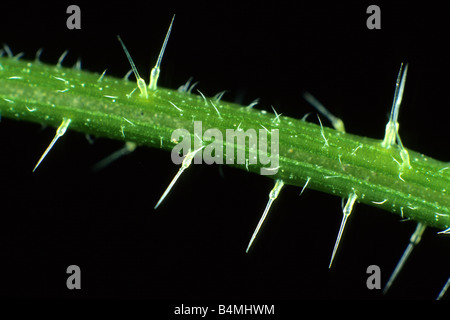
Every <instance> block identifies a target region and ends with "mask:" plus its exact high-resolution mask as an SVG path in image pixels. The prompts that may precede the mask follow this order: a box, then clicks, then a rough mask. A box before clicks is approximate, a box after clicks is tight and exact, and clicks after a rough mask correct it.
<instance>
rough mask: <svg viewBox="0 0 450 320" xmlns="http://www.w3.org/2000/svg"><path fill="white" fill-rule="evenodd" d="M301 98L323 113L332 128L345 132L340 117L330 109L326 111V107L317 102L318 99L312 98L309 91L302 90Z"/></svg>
mask: <svg viewBox="0 0 450 320" xmlns="http://www.w3.org/2000/svg"><path fill="white" fill-rule="evenodd" d="M303 98H304V99H305V100H306V101H308V102H309V103H310V104H311V105H312V106H313V107H314V108H316V110H317V111H319V112H320V113H321V114H322V115H324V116H325V117H326V118H327V119H328V120H329V121H330V122H331V124H332V125H333V128H335V129H336V130H337V131H340V132H345V127H344V122H343V121H342V120H341V119H340V118H338V117H336V116H335V115H333V114H332V113H331V112H330V111H328V109H327V108H325V107H324V106H323V104H321V103H320V102H319V100H317V99H316V98H314V97H313V95H312V94H310V93H309V92H303Z"/></svg>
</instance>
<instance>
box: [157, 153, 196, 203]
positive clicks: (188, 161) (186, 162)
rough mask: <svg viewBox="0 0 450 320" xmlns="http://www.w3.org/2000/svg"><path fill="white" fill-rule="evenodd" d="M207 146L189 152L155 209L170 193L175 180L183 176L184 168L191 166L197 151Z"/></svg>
mask: <svg viewBox="0 0 450 320" xmlns="http://www.w3.org/2000/svg"><path fill="white" fill-rule="evenodd" d="M204 147H205V146H202V147H200V148H198V149H197V150H194V151H192V152H189V153H188V154H187V155H186V156H185V157H184V159H183V162H182V163H181V167H180V169H179V170H178V172H177V174H176V175H175V177H174V178H173V179H172V181H171V182H170V184H169V186H168V187H167V188H166V191H164V193H163V195H162V196H161V198H160V199H159V201H158V203H157V204H156V205H155V207H154V209H156V208H158V207H159V205H160V204H161V202H163V200H164V198H165V197H166V196H167V195H168V194H169V192H170V189H172V187H173V186H174V184H175V182H177V180H178V178H179V177H180V176H181V174H182V173H183V172H184V170H186V169H187V168H189V166H190V165H191V163H192V160H193V159H194V157H195V155H196V154H197V152H199V151H200V150H201V149H203V148H204Z"/></svg>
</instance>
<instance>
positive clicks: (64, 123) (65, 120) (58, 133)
mask: <svg viewBox="0 0 450 320" xmlns="http://www.w3.org/2000/svg"><path fill="white" fill-rule="evenodd" d="M71 121H72V119H69V118H63V121H62V123H61V125H60V126H59V127H58V129H57V130H56V134H55V137H54V138H53V140H52V142H50V144H49V146H48V147H47V149H45V151H44V153H43V154H42V156H41V158H40V159H39V161H38V162H37V164H36V166H35V167H34V169H33V172H34V171H36V169H37V167H38V166H39V165H40V164H41V162H42V160H44V158H45V156H46V155H47V153H48V152H49V151H50V150H51V149H52V147H53V145H54V144H55V142H56V141H57V140H58V139H59V138H60V137H62V136H63V135H64V134H65V133H66V131H67V128H68V127H69V124H70V122H71Z"/></svg>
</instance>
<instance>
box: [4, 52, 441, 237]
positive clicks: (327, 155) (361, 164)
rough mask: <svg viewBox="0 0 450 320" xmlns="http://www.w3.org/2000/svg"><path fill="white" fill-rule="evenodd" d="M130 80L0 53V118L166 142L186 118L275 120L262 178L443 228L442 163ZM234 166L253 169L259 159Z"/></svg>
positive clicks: (267, 124) (189, 125)
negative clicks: (145, 89) (404, 160)
mask: <svg viewBox="0 0 450 320" xmlns="http://www.w3.org/2000/svg"><path fill="white" fill-rule="evenodd" d="M136 87H137V86H136V82H135V81H127V80H122V79H117V78H113V77H109V76H100V75H99V74H94V73H90V72H86V71H81V70H76V69H68V68H64V67H58V66H49V65H46V64H42V63H40V62H27V61H20V60H17V59H13V58H0V111H1V116H2V117H7V118H12V119H17V120H20V121H31V122H36V123H45V124H47V125H51V126H54V127H58V126H59V125H60V124H61V122H62V120H63V118H69V119H71V122H70V126H69V129H71V130H76V131H79V132H84V133H88V134H92V135H96V136H100V137H107V138H111V139H117V140H123V141H131V142H135V143H136V144H137V145H141V146H150V147H156V148H161V149H165V150H172V149H173V147H174V146H175V145H176V143H175V142H174V141H172V140H171V139H172V137H171V136H172V132H173V131H174V130H176V129H179V128H184V129H186V130H188V131H189V132H190V133H191V134H192V137H191V138H192V141H194V139H195V137H194V121H202V127H203V131H205V130H206V129H210V128H217V129H219V130H220V131H221V132H223V133H224V136H225V131H226V129H234V130H235V129H237V128H238V127H239V128H241V129H243V130H244V131H245V130H248V129H254V130H259V129H263V128H264V129H267V130H268V131H269V132H270V131H271V130H272V129H279V170H278V171H277V173H276V174H274V175H268V177H270V178H273V179H282V180H283V181H284V183H285V184H290V185H295V186H299V187H303V185H304V184H305V182H306V181H307V180H309V183H308V187H309V188H312V189H315V190H319V191H323V192H326V193H329V194H333V195H336V196H340V197H343V198H347V197H348V196H349V194H351V193H353V192H355V193H356V194H357V196H358V198H357V201H358V202H361V203H365V204H368V205H372V206H376V207H378V208H381V209H384V210H387V211H390V212H394V213H397V214H400V215H401V216H402V217H403V218H410V219H413V220H416V221H418V222H422V223H424V224H426V225H428V226H432V227H436V228H439V229H441V230H445V229H448V228H449V227H450V196H449V193H448V188H449V186H450V168H449V164H447V163H444V162H441V161H438V160H435V159H431V158H429V157H427V156H425V155H422V154H420V153H417V152H414V151H411V150H408V153H409V156H410V159H411V169H409V170H405V171H401V169H400V165H399V163H401V157H400V150H399V149H398V148H395V147H393V148H390V149H385V148H383V147H382V146H381V140H376V139H370V138H366V137H360V136H356V135H352V134H349V133H342V132H338V131H336V130H333V129H330V128H326V127H324V128H322V127H321V126H319V125H316V124H314V123H310V122H306V121H303V120H298V119H293V118H289V117H285V116H280V117H276V116H275V115H274V114H272V113H268V112H265V111H261V110H255V109H251V108H246V107H243V106H240V105H237V104H233V103H229V102H224V101H220V102H219V101H216V100H214V98H206V100H205V99H204V98H203V97H202V96H199V95H194V94H190V93H186V92H178V91H176V90H169V89H164V88H158V89H157V90H156V91H149V97H148V99H145V98H142V97H140V95H139V90H135V89H136ZM133 90H135V91H134V92H133ZM213 104H214V106H215V107H216V108H217V110H216V109H215V108H214V107H213ZM174 105H175V106H176V107H175V106H174ZM224 143H225V144H226V142H224ZM234 147H235V148H238V146H234ZM224 150H225V148H224ZM225 157H226V154H225V153H224V158H225ZM224 162H225V161H224ZM233 166H236V167H239V168H241V169H244V170H248V171H251V172H256V173H259V172H260V169H261V167H262V165H261V164H253V165H252V164H251V165H245V164H233Z"/></svg>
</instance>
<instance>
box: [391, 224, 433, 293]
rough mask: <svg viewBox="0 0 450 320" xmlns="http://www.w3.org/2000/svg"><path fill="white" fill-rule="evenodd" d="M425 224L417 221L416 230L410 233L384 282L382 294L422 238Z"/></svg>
mask: <svg viewBox="0 0 450 320" xmlns="http://www.w3.org/2000/svg"><path fill="white" fill-rule="evenodd" d="M425 228H426V226H425V225H424V224H423V223H420V222H419V223H418V224H417V227H416V230H415V231H414V233H413V234H412V235H411V238H410V239H409V244H408V246H407V247H406V249H405V251H404V252H403V255H402V257H401V258H400V260H399V261H398V263H397V265H396V266H395V269H394V271H393V272H392V274H391V276H390V277H389V280H388V282H387V283H386V286H385V287H384V289H383V294H386V293H387V292H388V290H389V288H390V287H391V286H392V283H393V282H394V280H395V279H396V278H397V276H398V275H399V273H400V271H401V270H402V268H403V266H404V265H405V263H406V260H407V259H408V258H409V256H410V255H411V252H412V251H413V249H414V247H415V246H416V245H418V244H419V242H420V240H421V239H422V234H423V232H424V231H425Z"/></svg>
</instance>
